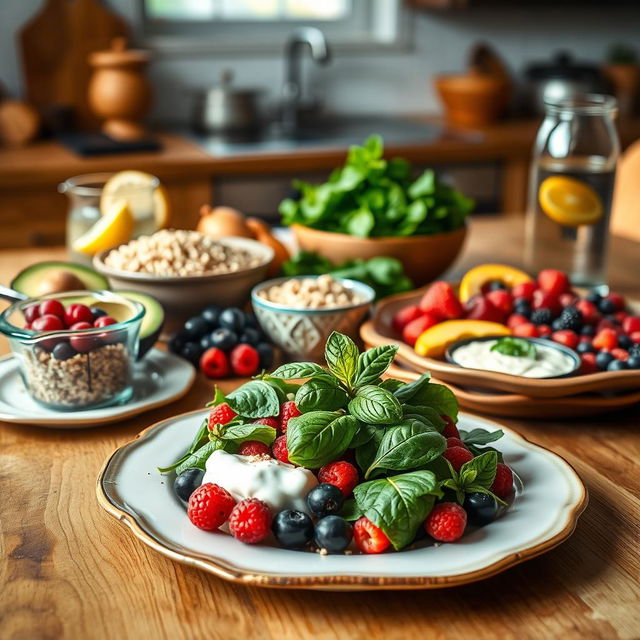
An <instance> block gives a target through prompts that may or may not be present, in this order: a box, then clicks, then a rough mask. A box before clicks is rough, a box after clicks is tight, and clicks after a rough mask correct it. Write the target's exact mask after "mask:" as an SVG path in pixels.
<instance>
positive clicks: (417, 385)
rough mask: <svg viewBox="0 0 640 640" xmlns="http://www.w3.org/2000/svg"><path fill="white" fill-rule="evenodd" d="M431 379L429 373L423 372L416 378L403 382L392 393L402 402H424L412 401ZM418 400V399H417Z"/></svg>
mask: <svg viewBox="0 0 640 640" xmlns="http://www.w3.org/2000/svg"><path fill="white" fill-rule="evenodd" d="M430 379H431V374H430V373H428V372H427V373H423V374H422V375H421V376H420V377H419V378H418V379H417V380H414V381H413V382H409V383H406V384H403V385H402V386H400V387H398V388H397V389H396V390H395V391H394V392H393V393H394V395H395V397H396V398H398V400H400V402H402V404H409V403H411V404H426V403H424V402H417V401H414V397H415V396H416V395H418V394H419V393H420V392H421V391H422V390H423V389H424V388H426V387H427V385H428V384H429V380H430ZM418 400H419V399H418Z"/></svg>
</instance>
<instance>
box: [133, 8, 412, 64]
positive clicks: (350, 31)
mask: <svg viewBox="0 0 640 640" xmlns="http://www.w3.org/2000/svg"><path fill="white" fill-rule="evenodd" d="M140 1H141V2H142V13H143V26H144V34H145V40H146V44H147V46H150V47H151V48H153V49H154V50H155V51H156V52H157V53H159V54H160V55H163V54H169V55H171V54H180V53H184V54H193V53H200V52H201V53H211V52H223V53H230V54H249V55H251V54H254V53H256V52H274V53H275V52H279V51H280V50H281V49H282V44H283V42H284V41H285V40H286V38H287V36H288V35H289V34H290V33H291V31H292V30H293V29H295V28H296V27H299V26H303V25H314V26H317V27H319V28H320V29H322V31H323V32H324V33H325V35H326V37H327V39H328V40H329V42H330V43H331V45H332V48H334V49H336V50H338V51H340V50H353V51H358V50H371V49H372V48H374V49H375V48H385V49H388V48H403V47H404V46H405V45H406V28H405V26H404V25H405V23H406V20H405V19H403V18H404V17H405V16H404V13H406V12H405V11H403V10H401V6H400V5H401V0H140Z"/></svg>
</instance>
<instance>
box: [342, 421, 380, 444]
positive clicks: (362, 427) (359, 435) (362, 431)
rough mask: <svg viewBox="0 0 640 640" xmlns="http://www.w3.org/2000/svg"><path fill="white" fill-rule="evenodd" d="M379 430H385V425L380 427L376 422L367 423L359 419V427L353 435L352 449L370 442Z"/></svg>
mask: <svg viewBox="0 0 640 640" xmlns="http://www.w3.org/2000/svg"><path fill="white" fill-rule="evenodd" d="M377 431H384V427H380V426H378V425H375V424H366V423H365V422H360V421H358V429H357V430H356V434H355V435H354V436H353V438H352V440H351V443H350V444H349V447H350V448H352V449H357V448H358V447H361V446H362V445H363V444H367V442H369V440H371V438H373V437H374V435H375V433H376V432H377Z"/></svg>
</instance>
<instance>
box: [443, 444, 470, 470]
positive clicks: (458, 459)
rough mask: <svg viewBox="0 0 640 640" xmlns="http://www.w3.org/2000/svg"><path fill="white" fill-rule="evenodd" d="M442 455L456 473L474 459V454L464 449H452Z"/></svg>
mask: <svg viewBox="0 0 640 640" xmlns="http://www.w3.org/2000/svg"><path fill="white" fill-rule="evenodd" d="M442 455H443V456H444V457H445V458H446V459H447V460H448V461H449V462H450V463H451V466H452V467H453V468H454V469H455V470H456V471H460V467H462V465H463V464H464V463H465V462H469V460H471V459H472V458H473V453H471V451H468V450H467V449H465V448H463V447H450V448H449V449H447V450H446V451H445V452H444V453H443V454H442Z"/></svg>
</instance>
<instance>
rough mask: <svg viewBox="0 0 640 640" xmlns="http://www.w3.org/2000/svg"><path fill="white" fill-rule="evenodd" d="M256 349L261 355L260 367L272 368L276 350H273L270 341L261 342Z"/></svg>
mask: <svg viewBox="0 0 640 640" xmlns="http://www.w3.org/2000/svg"><path fill="white" fill-rule="evenodd" d="M256 351H257V352H258V355H259V356H260V368H261V369H270V368H271V365H272V364H273V361H274V359H275V352H274V350H273V347H272V346H271V345H270V344H269V343H268V342H261V343H260V344H259V345H258V346H257V347H256Z"/></svg>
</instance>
